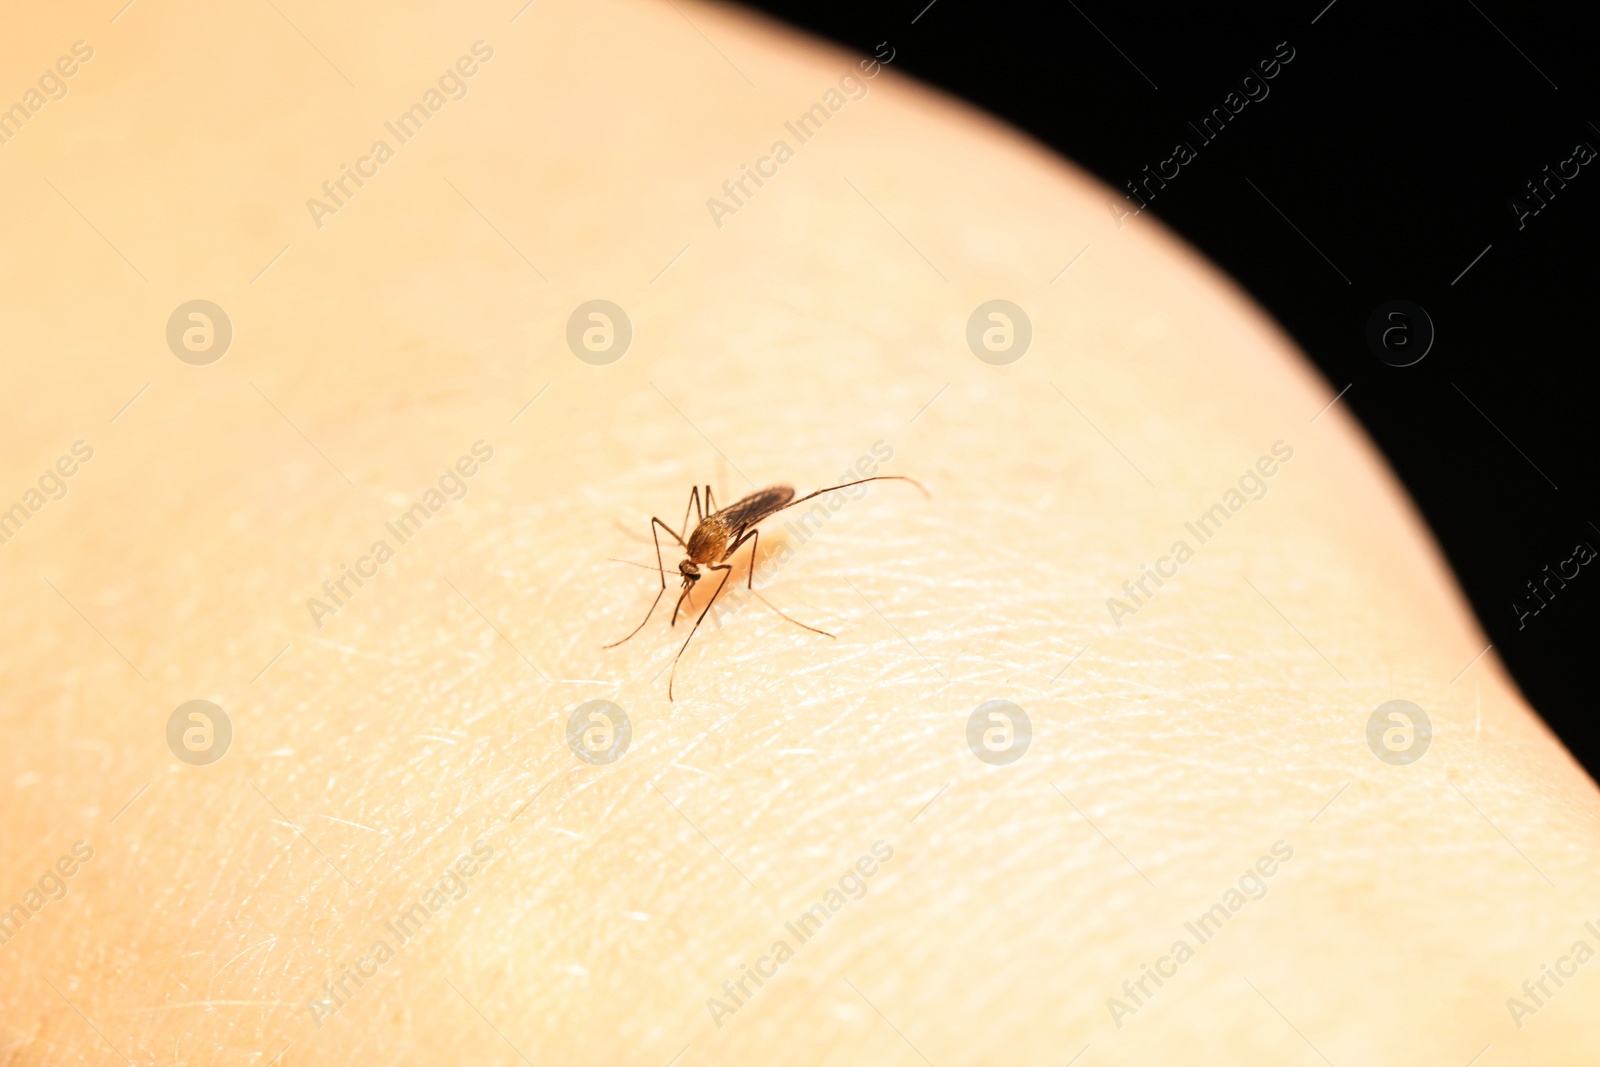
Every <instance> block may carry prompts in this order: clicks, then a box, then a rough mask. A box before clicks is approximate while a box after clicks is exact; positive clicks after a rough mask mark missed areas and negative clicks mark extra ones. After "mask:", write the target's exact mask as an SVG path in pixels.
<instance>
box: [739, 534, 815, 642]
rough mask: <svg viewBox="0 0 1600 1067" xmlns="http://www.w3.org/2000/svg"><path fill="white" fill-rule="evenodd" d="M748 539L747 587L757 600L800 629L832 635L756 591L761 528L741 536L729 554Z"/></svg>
mask: <svg viewBox="0 0 1600 1067" xmlns="http://www.w3.org/2000/svg"><path fill="white" fill-rule="evenodd" d="M746 541H750V542H752V544H751V545H750V573H749V574H747V575H745V588H746V589H748V590H749V591H750V592H751V593H752V594H754V595H755V598H756V599H757V600H759V601H761V602H762V603H763V604H765V605H766V606H767V607H769V608H771V609H772V610H773V612H775V613H776V614H777V616H778V617H779V618H780V619H783V620H785V621H787V622H792V623H794V624H795V625H796V626H798V627H800V629H802V630H810V631H811V632H812V633H814V634H821V635H822V636H823V637H832V636H833V635H832V634H830V633H829V632H828V631H826V630H819V629H817V628H816V627H815V626H807V625H806V624H805V623H803V622H801V621H800V620H799V619H792V618H790V617H789V616H788V615H785V614H784V613H783V611H782V610H781V609H779V607H778V605H776V604H774V603H773V602H772V601H770V600H768V599H767V598H766V597H764V596H762V595H761V594H760V593H757V592H756V585H755V581H756V553H758V552H760V551H761V531H760V530H751V531H750V532H748V533H746V534H745V535H744V536H743V537H741V538H739V539H738V540H737V541H735V542H734V543H733V544H732V545H731V546H729V548H728V555H729V556H731V555H733V553H734V550H735V549H737V548H738V547H739V546H740V545H742V544H744V543H745V542H746ZM724 558H726V557H724Z"/></svg>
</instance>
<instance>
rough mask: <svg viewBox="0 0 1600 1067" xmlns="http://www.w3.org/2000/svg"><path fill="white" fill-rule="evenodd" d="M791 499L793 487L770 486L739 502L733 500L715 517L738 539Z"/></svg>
mask: <svg viewBox="0 0 1600 1067" xmlns="http://www.w3.org/2000/svg"><path fill="white" fill-rule="evenodd" d="M793 499H794V486H792V485H771V486H768V487H767V488H765V489H761V490H758V491H757V492H754V493H751V494H750V495H749V496H747V497H744V498H742V499H740V500H735V501H734V502H733V503H731V504H729V505H728V506H727V507H725V508H723V509H722V510H721V511H719V512H717V514H716V516H715V517H716V518H718V519H721V520H722V521H723V522H724V523H726V524H727V525H728V526H729V527H731V528H732V530H733V536H734V537H738V536H739V535H740V534H741V533H743V532H744V531H746V530H748V529H749V528H750V527H752V526H754V525H755V524H756V523H758V522H760V521H761V520H762V519H764V518H766V517H767V516H768V515H771V514H772V513H773V512H775V511H779V510H781V509H782V508H783V506H784V505H785V504H787V503H789V501H791V500H793Z"/></svg>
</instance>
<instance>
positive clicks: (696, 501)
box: [678, 485, 705, 545]
mask: <svg viewBox="0 0 1600 1067" xmlns="http://www.w3.org/2000/svg"><path fill="white" fill-rule="evenodd" d="M691 511H693V512H694V517H695V520H696V521H699V520H700V519H703V518H705V514H704V512H702V511H701V510H700V487H699V486H698V485H695V486H690V487H689V503H688V504H686V505H684V508H683V533H681V534H678V544H680V545H681V544H683V539H684V538H685V537H687V536H688V535H689V512H691Z"/></svg>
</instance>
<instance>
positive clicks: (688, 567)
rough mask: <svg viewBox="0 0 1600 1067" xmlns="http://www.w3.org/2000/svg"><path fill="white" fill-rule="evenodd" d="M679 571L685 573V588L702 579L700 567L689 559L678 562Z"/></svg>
mask: <svg viewBox="0 0 1600 1067" xmlns="http://www.w3.org/2000/svg"><path fill="white" fill-rule="evenodd" d="M678 573H679V574H681V575H683V587H684V588H685V589H687V588H689V587H690V586H691V585H693V584H694V583H695V582H698V581H699V580H700V567H699V566H698V565H697V564H694V563H691V562H689V561H688V560H684V561H683V562H681V563H679V564H678Z"/></svg>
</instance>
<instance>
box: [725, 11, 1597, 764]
mask: <svg viewBox="0 0 1600 1067" xmlns="http://www.w3.org/2000/svg"><path fill="white" fill-rule="evenodd" d="M1326 4H1327V0H1311V2H1310V3H1305V4H1300V3H1296V4H1289V5H1283V4H1278V5H1269V4H1229V5H1226V6H1223V5H1208V6H1200V5H1185V6H1182V7H1178V6H1173V7H1170V8H1169V7H1161V6H1151V5H1148V4H1111V3H1107V2H1106V0H1078V5H1077V6H1074V4H1073V3H1072V2H1068V3H1065V4H1062V5H1059V6H1055V7H1052V8H1048V9H1045V8H1043V7H1042V5H1034V4H1027V5H1024V4H999V5H997V4H993V3H986V4H982V5H979V4H975V3H972V2H971V0H935V3H933V4H932V5H931V6H929V5H928V4H927V0H910V2H907V3H899V2H895V3H885V4H875V5H872V6H871V7H870V8H864V7H863V6H862V5H859V4H846V3H827V2H817V0H806V2H805V3H798V2H776V0H774V2H766V3H754V4H751V5H750V6H752V7H754V8H756V9H758V10H762V11H765V12H767V13H768V14H770V15H773V16H775V17H777V18H780V19H782V20H784V21H786V22H789V23H791V24H793V25H796V26H799V27H801V28H804V29H806V30H808V31H810V32H812V33H815V34H817V35H819V36H822V37H825V38H830V39H832V40H834V41H836V42H838V43H840V44H843V45H845V46H847V47H850V48H852V49H854V50H856V51H859V52H861V53H863V54H866V55H871V54H873V53H874V51H876V50H878V49H879V46H880V42H886V44H885V46H884V52H885V54H886V53H887V49H888V48H892V49H894V62H893V69H895V70H897V71H900V72H902V73H905V74H909V75H911V76H913V77H916V78H919V79H921V80H923V81H925V82H928V83H930V84H932V85H935V86H938V87H940V88H942V89H944V90H946V91H948V92H950V93H952V94H954V95H957V96H960V97H963V98H964V99H966V100H968V101H970V102H971V103H973V104H976V105H977V106H979V107H981V108H984V109H985V110H987V111H989V112H991V113H993V114H995V115H997V116H999V117H1000V118H1002V119H1004V120H1006V121H1008V122H1010V123H1011V124H1013V125H1015V126H1017V127H1019V128H1021V129H1023V130H1025V131H1026V132H1028V133H1029V134H1031V135H1032V136H1034V137H1036V138H1037V139H1039V140H1041V141H1043V142H1044V143H1046V144H1048V145H1050V146H1052V147H1053V148H1055V149H1056V150H1057V151H1059V152H1060V153H1062V154H1063V155H1065V156H1068V157H1069V158H1071V159H1073V160H1074V161H1076V162H1077V163H1079V164H1080V165H1082V166H1083V167H1085V168H1087V169H1088V170H1090V171H1092V172H1094V173H1095V174H1097V175H1099V176H1100V177H1101V178H1102V179H1104V180H1105V181H1106V182H1107V183H1109V184H1110V185H1112V186H1114V187H1116V188H1118V189H1121V188H1123V187H1124V183H1125V182H1126V181H1127V180H1128V179H1132V178H1136V177H1141V171H1142V169H1143V168H1144V167H1145V166H1146V165H1148V166H1150V167H1152V168H1154V167H1155V166H1156V164H1157V163H1159V162H1160V161H1161V160H1163V159H1165V158H1167V157H1168V156H1170V155H1171V154H1172V148H1173V145H1174V144H1175V142H1177V141H1179V140H1184V141H1188V142H1190V143H1191V144H1193V145H1194V146H1195V147H1196V148H1198V149H1199V156H1198V158H1197V159H1196V160H1195V161H1193V162H1191V163H1189V164H1188V165H1186V166H1184V167H1183V168H1182V171H1181V173H1180V175H1179V176H1178V177H1177V178H1176V179H1174V180H1172V181H1171V182H1170V184H1169V185H1168V187H1167V188H1166V189H1165V190H1161V191H1159V193H1158V195H1157V196H1156V197H1155V198H1154V199H1152V200H1151V201H1150V210H1152V211H1153V212H1155V214H1156V215H1158V216H1159V217H1160V218H1161V219H1162V220H1163V221H1164V222H1165V223H1166V224H1167V225H1169V226H1170V227H1172V228H1173V229H1174V230H1176V231H1177V232H1178V233H1179V234H1181V235H1182V236H1183V237H1184V238H1186V239H1187V240H1188V241H1190V242H1191V243H1193V244H1194V245H1195V246H1196V247H1198V248H1199V249H1200V250H1201V251H1202V252H1204V253H1205V254H1206V255H1207V256H1209V257H1210V258H1211V259H1212V260H1213V261H1214V262H1216V263H1217V264H1219V265H1220V266H1221V267H1222V268H1223V269H1225V270H1227V271H1228V272H1230V273H1231V274H1232V275H1233V276H1234V277H1235V278H1236V279H1237V280H1238V281H1239V282H1240V284H1241V285H1243V287H1244V288H1245V289H1247V290H1249V291H1250V292H1251V293H1252V294H1254V296H1255V297H1256V299H1257V300H1258V301H1260V303H1261V304H1262V305H1263V306H1264V307H1265V308H1266V309H1267V310H1268V312H1270V313H1271V314H1272V315H1273V316H1274V317H1276V319H1277V320H1278V321H1279V322H1280V323H1281V324H1282V325H1283V327H1284V328H1285V329H1286V330H1287V331H1288V332H1289V333H1290V334H1291V335H1292V336H1293V337H1294V338H1295V340H1296V341H1298V342H1299V344H1300V346H1301V347H1302V348H1303V349H1304V350H1305V351H1306V352H1307V353H1308V354H1309V355H1310V356H1311V358H1312V359H1313V360H1314V361H1315V362H1316V364H1317V366H1318V367H1319V368H1320V369H1321V371H1322V373H1323V374H1324V375H1325V376H1326V377H1327V379H1328V381H1329V382H1330V383H1331V384H1332V386H1333V388H1334V390H1338V389H1340V388H1343V387H1344V386H1345V385H1346V383H1351V389H1350V391H1349V392H1348V393H1346V394H1345V395H1344V398H1343V399H1342V400H1341V401H1339V403H1341V404H1345V405H1348V406H1349V407H1350V408H1351V409H1352V411H1353V413H1354V414H1355V415H1356V416H1357V417H1358V418H1359V419H1360V421H1361V422H1362V423H1363V424H1364V425H1365V426H1366V428H1367V430H1368V432H1369V433H1370V434H1371V435H1372V436H1373V437H1374V438H1375V439H1376V440H1377V442H1378V445H1379V447H1381V448H1382V449H1383V451H1384V452H1385V453H1386V454H1387V455H1388V457H1389V461H1390V462H1391V463H1392V464H1393V465H1394V467H1395V469H1396V470H1397V472H1398V473H1399V476H1400V477H1401V479H1402V480H1403V481H1404V482H1405V484H1406V486H1407V488H1408V489H1409V490H1410V492H1411V495H1412V497H1413V498H1414V499H1415V500H1416V502H1417V504H1418V506H1419V507H1420V508H1421V510H1422V512H1423V515H1424V516H1425V517H1426V519H1427V521H1428V522H1429V524H1430V525H1431V526H1432V528H1433V530H1434V533H1435V535H1436V536H1437V537H1438V539H1439V541H1440V543H1441V544H1442V546H1443V548H1444V551H1445V553H1446V555H1447V556H1448V558H1449V560H1450V563H1451V564H1452V566H1453V567H1454V568H1455V571H1456V574H1457V575H1458V576H1459V578H1460V580H1461V582H1462V584H1463V586H1464V587H1465V589H1466V592H1467V595H1468V596H1469V597H1470V598H1471V600H1472V603H1473V606H1474V607H1475V608H1476V610H1477V612H1478V616H1479V618H1480V619H1481V620H1482V621H1483V624H1484V626H1485V627H1486V629H1487V630H1488V632H1489V638H1490V640H1492V641H1493V643H1494V646H1495V649H1496V650H1497V651H1498V652H1499V654H1500V655H1501V656H1502V657H1503V658H1504V660H1505V661H1506V662H1507V663H1508V664H1509V666H1510V668H1511V671H1512V673H1513V675H1514V676H1515V678H1516V680H1517V683H1518V684H1519V685H1520V686H1521V687H1522V690H1523V692H1524V693H1525V694H1526V695H1527V696H1528V698H1529V700H1530V701H1531V702H1532V703H1533V705H1534V706H1535V707H1536V708H1537V709H1538V710H1539V711H1540V713H1541V714H1542V715H1543V716H1544V718H1545V720H1546V721H1547V722H1548V723H1549V724H1550V726H1551V727H1552V728H1553V729H1554V730H1555V731H1556V732H1557V733H1558V734H1559V735H1560V736H1561V738H1562V740H1563V741H1565V742H1566V744H1567V746H1568V748H1570V749H1571V750H1572V752H1573V753H1574V755H1576V756H1577V757H1578V758H1579V759H1580V760H1581V761H1582V762H1583V763H1584V764H1585V766H1586V767H1587V768H1588V769H1589V772H1590V774H1591V775H1592V776H1596V777H1600V738H1597V737H1595V736H1594V733H1595V732H1594V731H1590V730H1589V729H1588V721H1589V716H1590V714H1591V711H1592V709H1593V707H1594V700H1593V696H1592V693H1591V691H1590V689H1589V686H1588V677H1589V673H1590V671H1589V667H1590V661H1589V659H1588V657H1589V656H1590V655H1592V654H1593V653H1594V643H1595V642H1594V637H1595V634H1596V628H1595V625H1594V618H1595V607H1596V605H1597V604H1600V560H1597V561H1596V562H1594V563H1591V564H1589V565H1588V566H1587V567H1584V568H1583V569H1582V570H1581V571H1580V573H1579V575H1578V577H1577V578H1575V579H1572V580H1570V581H1568V583H1567V585H1566V587H1565V588H1558V589H1557V595H1556V596H1555V597H1554V598H1551V599H1549V601H1548V604H1547V606H1546V607H1545V608H1544V609H1543V610H1541V611H1540V612H1539V613H1538V614H1537V615H1530V616H1529V617H1527V618H1526V619H1524V620H1523V621H1522V625H1521V626H1520V628H1519V622H1518V618H1517V615H1516V613H1515V612H1514V610H1513V607H1512V605H1513V602H1516V601H1521V602H1525V604H1526V605H1528V606H1537V605H1536V602H1534V601H1532V600H1531V598H1530V596H1529V593H1528V591H1527V588H1526V586H1527V583H1528V582H1529V581H1530V580H1533V579H1536V578H1539V579H1543V578H1544V574H1543V568H1544V567H1545V566H1546V565H1549V566H1550V567H1551V568H1552V570H1554V568H1555V567H1556V565H1557V564H1558V563H1560V562H1561V561H1563V560H1566V559H1567V558H1569V557H1571V556H1572V555H1573V549H1574V547H1575V545H1577V544H1578V543H1579V542H1586V543H1588V544H1590V545H1593V546H1595V547H1596V548H1600V507H1596V506H1595V487H1596V486H1595V481H1596V476H1595V454H1594V448H1593V443H1592V442H1593V435H1594V429H1595V426H1596V418H1595V416H1594V410H1595V401H1594V396H1593V390H1594V388H1595V382H1596V381H1597V380H1600V376H1596V375H1595V374H1594V373H1593V371H1592V364H1593V363H1594V360H1595V352H1596V345H1595V341H1594V333H1595V330H1594V318H1595V315H1596V314H1597V312H1600V307H1597V303H1600V302H1597V301H1596V300H1595V286H1594V279H1595V272H1594V269H1593V262H1594V256H1595V252H1594V249H1595V237H1596V234H1597V233H1600V227H1597V220H1600V158H1596V159H1595V160H1594V161H1592V162H1590V163H1589V164H1588V165H1587V166H1584V167H1583V168H1582V169H1581V171H1580V173H1579V174H1578V176H1577V177H1575V178H1571V179H1569V180H1568V181H1567V183H1566V187H1565V188H1559V187H1557V186H1555V184H1554V183H1551V187H1552V188H1556V189H1557V192H1556V195H1555V196H1553V197H1549V198H1547V202H1546V206H1545V207H1544V208H1543V209H1542V210H1541V211H1539V212H1538V214H1537V215H1533V216H1531V217H1527V218H1524V219H1522V220H1521V228H1520V229H1519V223H1518V219H1517V217H1516V214H1515V213H1514V212H1513V210H1512V208H1511V206H1510V204H1511V202H1512V200H1513V199H1526V198H1527V194H1526V192H1525V190H1524V183H1526V182H1528V181H1530V180H1539V179H1542V178H1543V177H1544V174H1543V169H1544V167H1545V166H1546V165H1549V166H1550V167H1552V168H1554V167H1555V166H1556V165H1557V164H1558V163H1560V162H1561V161H1562V160H1565V159H1568V158H1570V157H1572V155H1573V148H1574V146H1575V145H1576V144H1577V143H1578V142H1580V141H1583V142H1586V143H1587V144H1589V145H1590V146H1592V147H1593V148H1594V149H1596V150H1600V129H1597V128H1596V127H1597V125H1600V107H1597V106H1595V99H1596V97H1595V92H1594V89H1595V77H1596V75H1595V68H1596V62H1595V50H1594V44H1595V36H1594V34H1593V33H1592V32H1591V27H1590V25H1588V24H1587V23H1586V22H1580V21H1578V20H1576V19H1575V15H1576V12H1575V10H1570V9H1567V8H1557V7H1551V6H1547V5H1527V4H1523V5H1513V4H1510V3H1508V2H1507V0H1476V6H1475V5H1474V2H1473V0H1458V2H1455V3H1442V4H1413V5H1408V6H1406V7H1405V8H1403V9H1402V8H1400V7H1399V6H1398V5H1392V4H1379V3H1376V2H1373V0H1336V2H1335V3H1333V4H1332V5H1331V6H1325V5H1326ZM913 20H915V21H913ZM1091 20H1092V21H1091ZM1282 41H1287V42H1288V44H1289V46H1290V47H1292V48H1293V49H1294V52H1295V56H1294V59H1293V61H1292V62H1291V63H1290V64H1288V65H1286V66H1284V67H1283V69H1282V70H1281V71H1280V72H1279V74H1278V75H1277V76H1276V77H1275V78H1274V79H1273V80H1272V81H1271V82H1269V83H1268V86H1269V88H1270V95H1269V96H1267V97H1266V98H1265V99H1263V100H1261V101H1260V102H1258V103H1252V104H1249V105H1248V106H1246V107H1245V108H1244V109H1243V110H1242V112H1241V113H1240V114H1239V115H1238V116H1237V117H1236V118H1234V120H1233V121H1231V122H1230V123H1229V124H1228V126H1227V127H1226V129H1225V130H1224V131H1223V132H1222V133H1221V134H1220V135H1219V136H1217V137H1216V138H1215V140H1214V141H1212V142H1211V143H1210V144H1206V145H1203V146H1202V144H1201V141H1200V138H1198V137H1197V136H1196V135H1195V133H1194V132H1193V131H1192V130H1190V129H1189V127H1188V126H1187V125H1186V122H1188V121H1191V120H1192V121H1195V122H1197V123H1198V121H1199V119H1200V117H1201V116H1202V115H1204V114H1206V113H1208V112H1209V111H1210V109H1211V108H1213V107H1217V106H1220V105H1221V103H1222V98H1223V97H1224V95H1226V94H1227V93H1228V92H1229V90H1231V89H1234V88H1235V87H1236V86H1237V85H1238V82H1239V80H1240V79H1241V78H1242V77H1243V76H1244V75H1245V74H1247V73H1251V72H1253V71H1254V69H1255V67H1256V64H1257V61H1258V60H1261V59H1266V58H1270V57H1271V56H1272V54H1273V52H1274V49H1275V47H1276V46H1277V45H1278V42H1282ZM1255 91H1257V92H1259V90H1255ZM1591 120H1592V122H1593V123H1594V124H1591ZM1169 173H1170V168H1169ZM1251 183H1253V184H1254V186H1255V188H1252V184H1251ZM1268 198H1270V203H1269V202H1268ZM1287 220H1292V222H1290V221H1287ZM1297 228H1298V230H1299V231H1301V232H1297ZM1313 245H1314V247H1313ZM1486 247H1488V248H1489V250H1488V251H1487V253H1484V249H1485V248H1486ZM1480 253H1484V254H1483V255H1482V258H1481V259H1478V260H1477V261H1476V262H1475V263H1474V258H1475V257H1477V256H1479V254H1480ZM1469 264H1471V267H1470V269H1468V267H1469ZM1463 271H1465V272H1466V273H1465V274H1464V275H1463V274H1462V272H1463ZM1458 277H1459V280H1456V279H1458ZM1395 299H1403V300H1409V301H1412V302H1414V303H1416V304H1418V305H1420V306H1421V307H1422V308H1424V309H1425V310H1426V312H1427V314H1428V316H1429V317H1430V318H1431V320H1432V323H1433V327H1434V329H1435V331H1436V337H1435V340H1434V342H1433V345H1432V348H1431V350H1430V351H1429V353H1428V355H1427V356H1426V358H1425V359H1423V360H1422V361H1421V362H1418V363H1416V364H1414V365H1412V366H1409V367H1403V368H1401V367H1393V366H1390V365H1388V364H1386V363H1385V362H1383V361H1382V360H1380V359H1379V358H1377V357H1376V356H1375V355H1374V353H1373V351H1372V349H1371V348H1370V347H1369V346H1368V344H1367V341H1366V335H1367V322H1368V319H1369V317H1370V316H1371V315H1372V313H1373V312H1374V310H1375V309H1377V308H1378V307H1379V306H1380V305H1382V304H1384V303H1386V302H1388V301H1390V300H1395ZM1395 336H1396V338H1397V339H1398V336H1399V335H1395ZM1415 336H1417V335H1416V334H1415V333H1413V337H1415ZM1552 587H1554V584H1553V583H1552ZM1375 610H1378V608H1377V607H1376V606H1375ZM1462 666H1463V667H1465V666H1466V664H1463V665H1462ZM1469 677H1470V676H1469Z"/></svg>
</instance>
